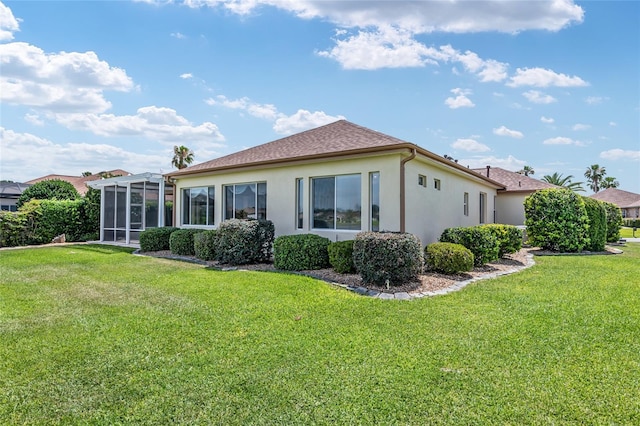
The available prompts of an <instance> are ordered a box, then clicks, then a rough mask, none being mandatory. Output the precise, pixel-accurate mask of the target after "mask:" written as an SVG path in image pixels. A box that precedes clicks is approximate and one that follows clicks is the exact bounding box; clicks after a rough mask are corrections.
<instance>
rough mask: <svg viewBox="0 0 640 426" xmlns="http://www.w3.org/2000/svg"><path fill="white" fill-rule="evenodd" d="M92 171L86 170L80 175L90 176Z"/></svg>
mask: <svg viewBox="0 0 640 426" xmlns="http://www.w3.org/2000/svg"><path fill="white" fill-rule="evenodd" d="M92 174H93V173H91V172H89V171H86V172H82V177H87V176H91V175H92Z"/></svg>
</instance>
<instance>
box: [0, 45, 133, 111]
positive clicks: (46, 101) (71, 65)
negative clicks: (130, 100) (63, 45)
mask: <svg viewBox="0 0 640 426" xmlns="http://www.w3.org/2000/svg"><path fill="white" fill-rule="evenodd" d="M0 58H2V74H1V75H0V100H2V101H3V102H7V103H9V104H18V105H26V106H30V107H34V108H41V109H46V110H49V111H53V112H80V111H81V112H87V111H89V112H103V111H106V110H107V109H109V108H110V107H111V104H110V103H109V102H108V101H107V100H106V99H105V98H104V96H103V92H104V91H105V90H116V91H122V92H126V91H130V90H132V89H133V88H134V85H133V81H132V80H131V78H130V77H129V76H127V73H126V72H125V71H124V70H122V69H120V68H116V67H111V66H110V65H109V64H108V63H106V62H105V61H101V60H100V59H99V58H98V56H97V55H96V54H95V53H94V52H85V53H78V52H70V53H67V52H60V53H52V54H47V53H45V52H44V51H43V50H42V49H40V48H38V47H36V46H32V45H30V44H28V43H22V42H15V43H7V44H0Z"/></svg>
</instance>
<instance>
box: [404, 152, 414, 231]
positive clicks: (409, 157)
mask: <svg viewBox="0 0 640 426" xmlns="http://www.w3.org/2000/svg"><path fill="white" fill-rule="evenodd" d="M414 158H416V149H415V148H413V149H412V150H411V155H409V156H408V157H407V158H404V159H402V160H401V161H400V232H406V218H405V216H406V210H407V209H406V205H405V204H406V190H405V180H406V179H405V164H407V163H408V162H409V161H411V160H413V159H414Z"/></svg>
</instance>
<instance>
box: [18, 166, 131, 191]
mask: <svg viewBox="0 0 640 426" xmlns="http://www.w3.org/2000/svg"><path fill="white" fill-rule="evenodd" d="M103 174H106V175H110V176H127V175H129V174H130V173H129V172H127V171H126V170H122V169H115V170H109V171H106V172H100V173H94V174H92V175H89V176H67V175H56V174H51V175H46V176H42V177H39V178H35V179H31V180H29V181H27V182H25V183H28V184H31V185H33V184H34V183H38V182H42V181H44V180H54V179H59V180H63V181H65V182H69V183H70V184H71V185H73V187H74V188H75V189H76V191H78V193H80V195H84V194H86V193H87V190H88V189H89V188H87V182H91V181H93V180H98V179H102V175H103Z"/></svg>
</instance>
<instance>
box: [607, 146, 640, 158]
mask: <svg viewBox="0 0 640 426" xmlns="http://www.w3.org/2000/svg"><path fill="white" fill-rule="evenodd" d="M600 158H602V159H605V160H612V161H617V160H631V161H640V151H631V150H624V149H619V148H616V149H610V150H608V151H602V152H601V153H600Z"/></svg>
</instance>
